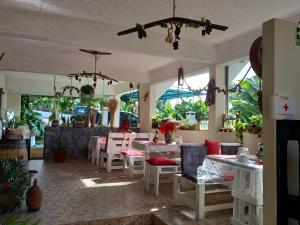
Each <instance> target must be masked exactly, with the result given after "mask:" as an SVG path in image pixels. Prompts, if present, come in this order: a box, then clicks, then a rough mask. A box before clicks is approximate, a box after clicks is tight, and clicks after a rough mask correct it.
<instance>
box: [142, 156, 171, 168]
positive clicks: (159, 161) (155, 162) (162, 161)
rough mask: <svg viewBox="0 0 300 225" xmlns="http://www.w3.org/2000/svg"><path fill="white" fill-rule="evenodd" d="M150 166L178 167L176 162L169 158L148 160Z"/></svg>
mask: <svg viewBox="0 0 300 225" xmlns="http://www.w3.org/2000/svg"><path fill="white" fill-rule="evenodd" d="M146 161H147V162H148V163H149V164H151V165H153V166H168V165H176V161H175V160H174V159H171V158H168V157H153V158H151V159H148V160H146Z"/></svg>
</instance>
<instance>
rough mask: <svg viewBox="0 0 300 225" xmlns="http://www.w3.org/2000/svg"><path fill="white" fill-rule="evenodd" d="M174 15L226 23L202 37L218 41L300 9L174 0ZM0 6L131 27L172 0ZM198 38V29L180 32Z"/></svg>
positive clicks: (291, 2) (291, 3)
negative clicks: (218, 29) (219, 29)
mask: <svg viewBox="0 0 300 225" xmlns="http://www.w3.org/2000/svg"><path fill="white" fill-rule="evenodd" d="M176 5H177V9H176V15H178V16H182V17H189V18H193V19H200V18H201V17H205V18H208V19H211V21H212V22H213V23H218V24H223V25H227V26H229V27H230V30H229V31H228V32H220V31H216V32H213V33H212V35H211V36H210V37H209V38H206V39H205V40H206V41H209V42H214V43H220V42H223V41H225V40H228V39H232V38H233V37H236V36H237V35H240V34H242V33H244V32H246V31H249V30H251V29H253V28H255V27H257V26H258V25H260V24H262V23H263V22H265V21H266V20H269V19H271V18H274V17H277V18H280V17H287V16H290V15H293V14H295V13H298V12H299V11H300V2H299V0H226V1H220V0H177V2H176ZM0 6H2V7H9V8H19V9H27V10H31V11H35V12H42V13H51V14H56V15H64V16H69V17H75V18H81V19H87V20H94V21H99V22H100V21H101V22H104V23H107V24H111V25H118V26H124V27H128V28H130V27H133V26H135V24H136V23H137V22H138V23H141V24H143V23H147V22H150V21H153V20H157V19H162V18H166V17H170V16H171V15H172V0H151V1H149V0H2V1H1V2H0ZM183 35H184V36H185V37H189V38H194V39H197V40H199V39H202V37H201V32H200V31H194V32H193V31H187V32H184V34H182V36H183Z"/></svg>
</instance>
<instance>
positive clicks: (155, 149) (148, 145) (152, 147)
mask: <svg viewBox="0 0 300 225" xmlns="http://www.w3.org/2000/svg"><path fill="white" fill-rule="evenodd" d="M132 147H133V148H136V149H138V150H142V151H144V152H145V158H146V159H148V158H149V156H150V154H151V153H170V152H175V151H178V152H180V144H177V143H175V142H174V143H172V144H165V142H158V143H154V142H151V141H133V142H132Z"/></svg>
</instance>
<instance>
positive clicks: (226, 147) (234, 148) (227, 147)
mask: <svg viewBox="0 0 300 225" xmlns="http://www.w3.org/2000/svg"><path fill="white" fill-rule="evenodd" d="M241 146H242V145H241V144H240V143H221V152H222V155H236V154H237V152H238V148H239V147H241Z"/></svg>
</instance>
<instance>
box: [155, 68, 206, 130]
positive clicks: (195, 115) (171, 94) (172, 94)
mask: <svg viewBox="0 0 300 225" xmlns="http://www.w3.org/2000/svg"><path fill="white" fill-rule="evenodd" d="M185 80H186V83H185V84H184V85H183V86H181V87H180V88H178V83H177V81H176V82H174V83H173V84H172V85H171V87H169V88H168V90H166V92H165V93H164V94H163V95H162V96H161V97H160V98H159V99H158V101H157V102H156V103H157V104H156V117H155V118H154V119H153V122H154V123H153V128H156V127H157V126H158V124H159V123H160V120H162V119H164V118H173V119H176V120H178V121H181V123H182V126H181V127H180V129H184V130H199V129H200V130H207V129H208V112H209V107H208V106H206V105H205V97H206V92H205V91H204V92H202V93H201V94H196V93H194V92H193V91H191V90H190V89H189V88H191V89H194V90H195V89H200V88H204V87H205V86H206V85H207V83H208V81H209V73H208V72H206V73H202V74H198V75H195V76H191V77H187V78H185Z"/></svg>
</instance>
